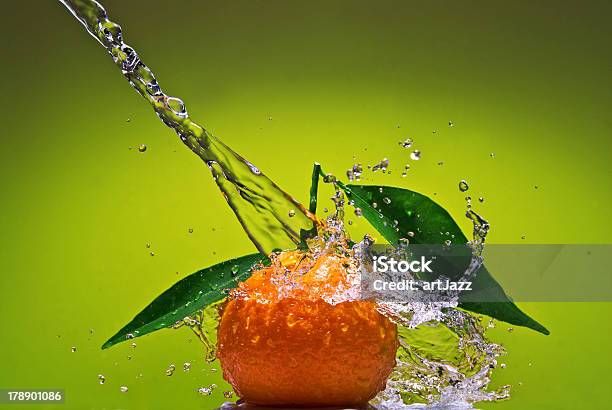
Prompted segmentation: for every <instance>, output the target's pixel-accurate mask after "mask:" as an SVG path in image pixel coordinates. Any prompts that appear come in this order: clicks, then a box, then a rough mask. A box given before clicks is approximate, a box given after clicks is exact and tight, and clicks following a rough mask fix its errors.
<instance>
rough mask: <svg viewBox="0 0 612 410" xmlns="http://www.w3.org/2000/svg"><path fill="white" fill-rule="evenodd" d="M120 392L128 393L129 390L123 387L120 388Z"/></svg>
mask: <svg viewBox="0 0 612 410" xmlns="http://www.w3.org/2000/svg"><path fill="white" fill-rule="evenodd" d="M119 391H120V392H121V393H127V391H128V388H127V386H121V387H119Z"/></svg>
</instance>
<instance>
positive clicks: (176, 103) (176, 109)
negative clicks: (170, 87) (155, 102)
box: [166, 97, 188, 118]
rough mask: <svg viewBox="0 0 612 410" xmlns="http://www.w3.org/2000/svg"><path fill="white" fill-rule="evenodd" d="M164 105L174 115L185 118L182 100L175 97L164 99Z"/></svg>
mask: <svg viewBox="0 0 612 410" xmlns="http://www.w3.org/2000/svg"><path fill="white" fill-rule="evenodd" d="M166 104H167V106H168V108H170V110H172V112H173V113H174V114H175V115H177V116H179V117H181V118H187V116H188V115H187V110H186V109H185V103H184V102H183V100H181V99H180V98H176V97H168V98H167V99H166Z"/></svg>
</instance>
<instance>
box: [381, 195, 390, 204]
mask: <svg viewBox="0 0 612 410" xmlns="http://www.w3.org/2000/svg"><path fill="white" fill-rule="evenodd" d="M383 202H384V203H385V204H387V205H389V204H390V203H391V199H389V198H388V197H384V198H383Z"/></svg>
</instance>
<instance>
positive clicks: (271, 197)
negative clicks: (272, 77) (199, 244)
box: [60, 0, 319, 254]
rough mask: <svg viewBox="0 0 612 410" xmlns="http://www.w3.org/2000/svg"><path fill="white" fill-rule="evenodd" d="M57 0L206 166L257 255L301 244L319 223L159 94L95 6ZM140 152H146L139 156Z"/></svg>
mask: <svg viewBox="0 0 612 410" xmlns="http://www.w3.org/2000/svg"><path fill="white" fill-rule="evenodd" d="M60 1H61V3H62V4H64V5H65V6H66V7H67V8H68V10H69V11H70V12H71V13H72V14H73V15H74V16H75V17H76V18H77V19H78V20H79V22H81V24H83V26H84V27H85V29H86V30H87V31H88V32H89V33H90V34H91V35H92V36H93V37H94V38H95V39H96V40H98V42H99V43H100V44H102V46H103V47H104V48H105V49H106V50H107V51H108V53H109V54H110V55H111V57H112V58H113V61H114V62H115V64H116V65H117V66H118V67H119V68H120V69H121V72H122V73H123V75H124V77H125V78H126V79H127V80H128V82H129V83H130V85H131V86H132V87H133V88H134V89H135V90H136V91H137V92H138V93H139V94H140V95H141V96H142V97H143V98H144V99H146V100H147V101H148V102H149V104H151V106H152V107H153V110H154V111H155V113H156V114H157V116H158V117H159V118H160V119H161V120H162V121H163V123H164V124H166V125H167V126H168V127H170V128H171V129H173V130H174V131H175V132H176V133H177V134H178V136H179V138H180V140H181V141H182V142H183V143H184V144H185V145H186V146H187V147H189V149H191V151H193V152H194V153H195V154H196V155H198V156H199V157H200V158H201V159H202V160H203V161H204V162H205V163H206V164H207V165H208V167H209V169H210V171H211V172H212V174H213V177H214V179H215V182H216V183H217V185H218V187H219V188H220V189H221V191H222V192H223V196H224V197H225V199H226V201H227V202H228V204H229V205H230V207H231V208H232V210H233V211H234V213H235V214H236V217H237V218H238V220H239V221H240V224H241V225H242V227H243V228H244V230H245V231H246V233H247V235H248V236H249V238H250V239H251V241H252V242H253V243H254V244H255V246H256V247H257V248H258V249H259V250H260V251H261V252H263V253H265V254H269V253H270V252H272V251H273V250H274V249H278V248H280V249H288V248H292V247H294V246H295V245H296V244H299V243H300V239H301V234H302V231H308V230H310V229H312V227H313V224H315V225H316V224H318V223H319V221H318V220H317V218H316V217H315V216H314V215H313V214H311V213H310V212H309V211H308V210H307V209H306V208H304V207H303V206H302V205H301V204H300V203H299V202H297V201H296V200H295V199H294V198H293V197H291V196H290V195H289V194H287V193H286V192H284V191H283V190H282V189H280V188H279V187H278V186H277V185H276V184H275V183H274V182H272V181H271V180H270V179H269V178H268V177H266V176H265V175H264V174H263V173H262V172H261V170H260V169H259V168H258V167H256V166H255V165H253V164H252V163H250V162H249V161H247V160H246V159H244V158H243V157H241V156H240V155H238V154H237V153H236V152H234V151H233V150H232V149H230V148H229V147H228V146H227V145H225V144H224V143H223V142H222V141H221V140H219V139H218V138H216V137H215V136H213V135H212V134H210V133H209V132H208V131H206V130H205V129H204V128H203V127H202V126H200V125H199V124H197V123H195V122H194V121H192V120H191V118H190V117H189V114H188V112H187V108H186V107H185V104H184V103H183V101H182V100H181V99H179V98H176V97H171V96H168V95H166V94H164V92H163V91H162V88H161V86H160V85H159V83H158V82H157V79H156V78H155V75H154V74H153V72H152V71H151V70H150V69H149V67H147V66H146V65H145V64H144V63H143V62H142V60H141V59H140V56H139V55H138V54H137V53H136V51H135V50H134V49H133V48H132V47H130V46H129V45H127V44H126V43H125V42H124V41H123V33H122V30H121V27H120V26H119V25H118V24H117V23H115V22H113V21H111V20H109V18H108V15H107V13H106V10H104V8H103V7H102V6H101V5H100V3H98V2H96V1H93V0H60ZM139 150H141V149H139ZM144 150H146V147H145V148H144V149H143V150H141V152H144ZM291 210H293V211H294V212H295V214H294V215H293V216H289V212H290V211H291Z"/></svg>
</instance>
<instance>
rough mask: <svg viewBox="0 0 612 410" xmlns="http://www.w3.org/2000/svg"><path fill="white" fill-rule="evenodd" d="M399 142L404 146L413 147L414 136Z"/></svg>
mask: <svg viewBox="0 0 612 410" xmlns="http://www.w3.org/2000/svg"><path fill="white" fill-rule="evenodd" d="M399 144H400V146H401V147H402V148H410V147H412V138H406V139H405V140H404V141H400V143H399Z"/></svg>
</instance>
